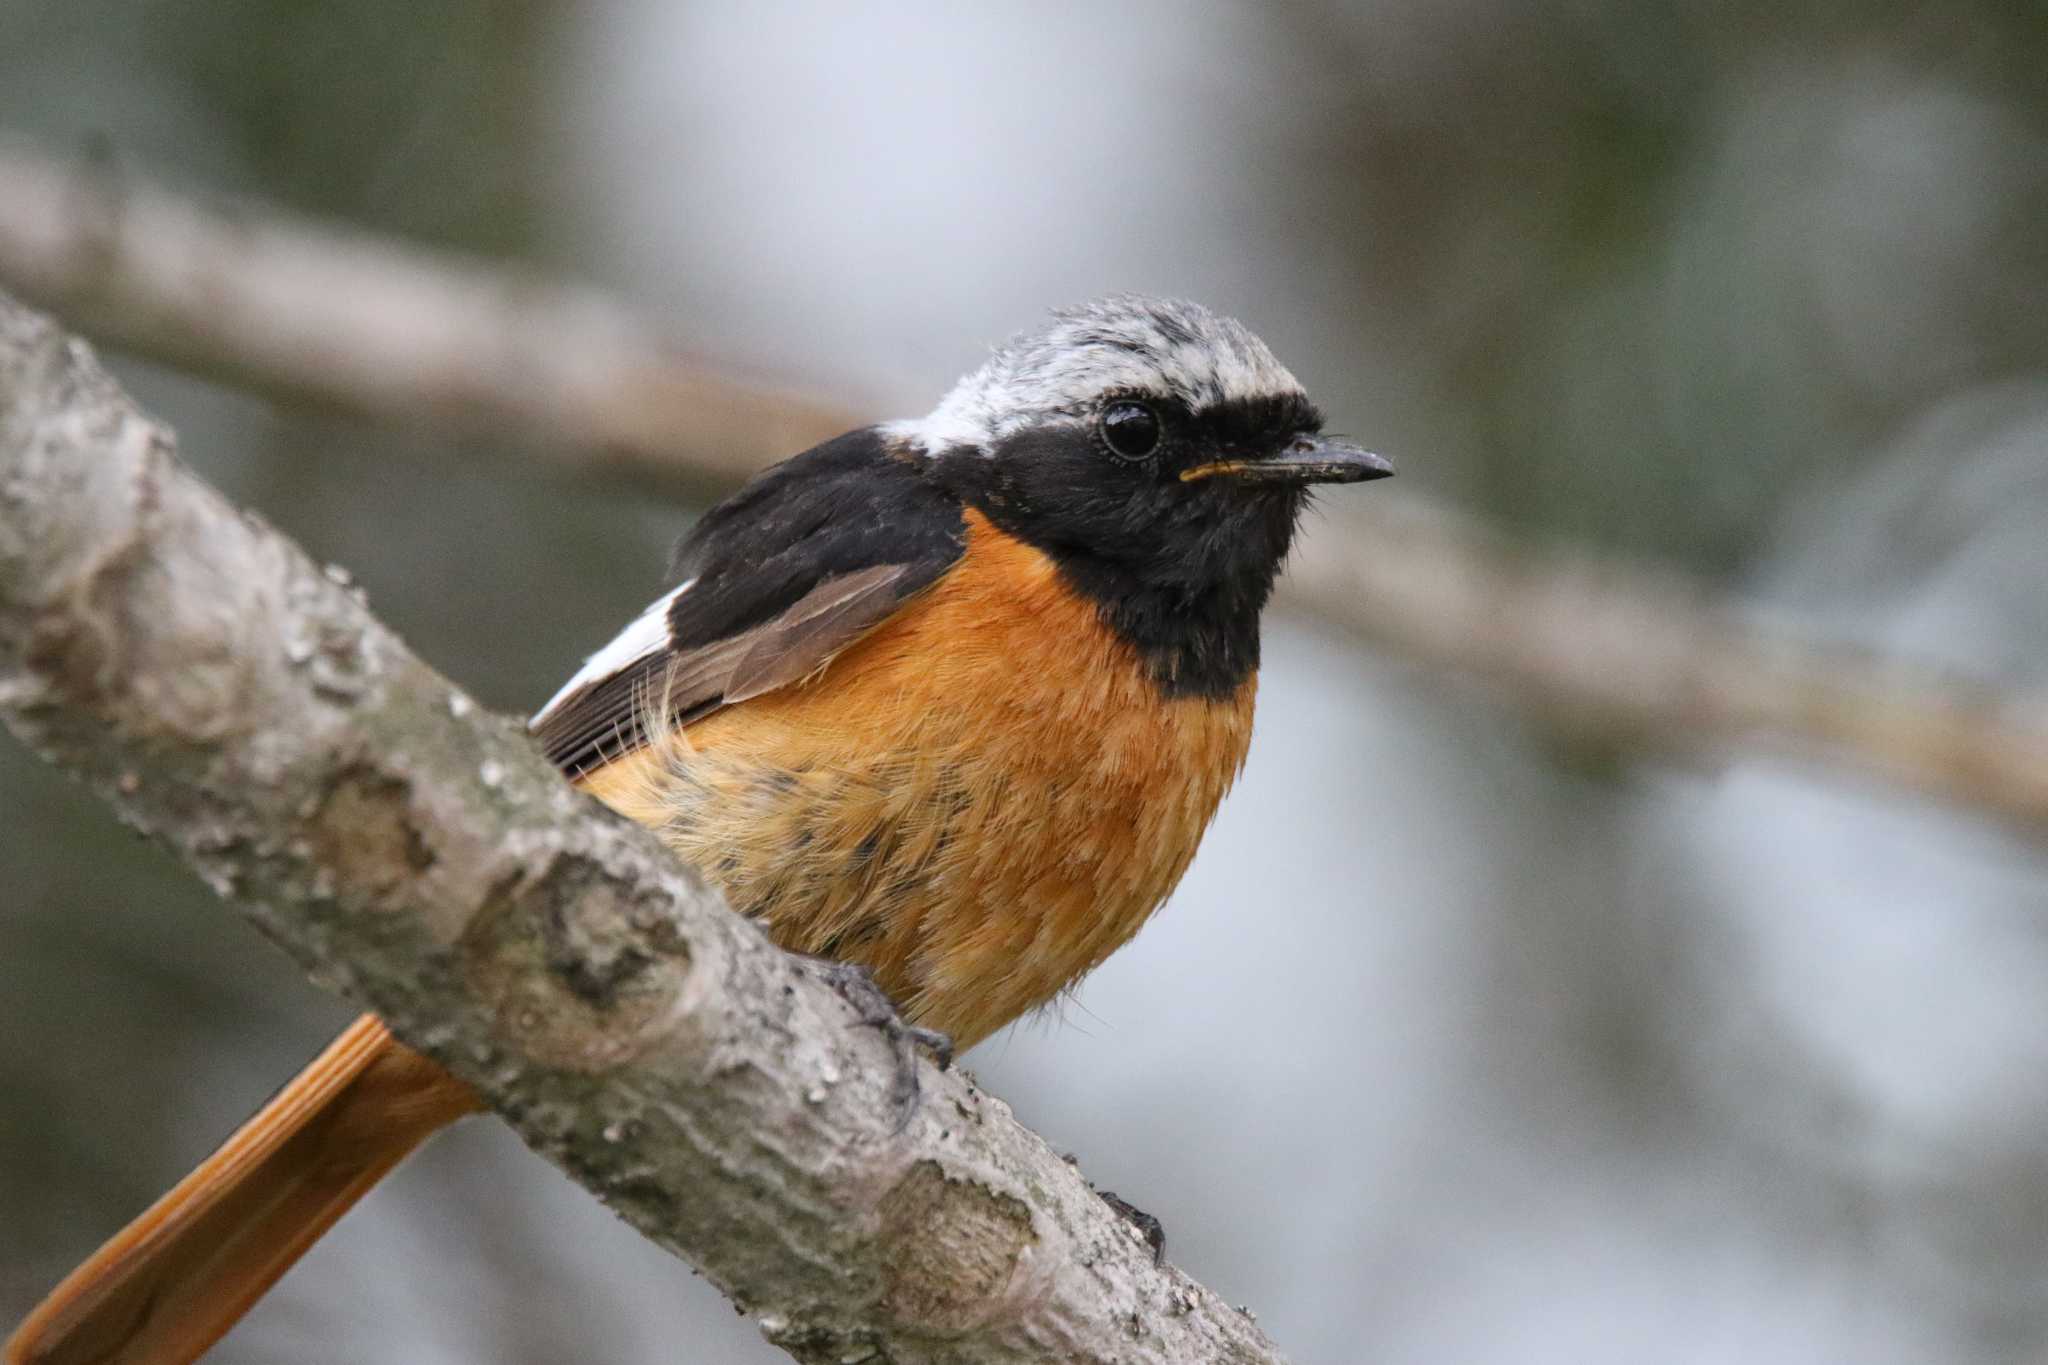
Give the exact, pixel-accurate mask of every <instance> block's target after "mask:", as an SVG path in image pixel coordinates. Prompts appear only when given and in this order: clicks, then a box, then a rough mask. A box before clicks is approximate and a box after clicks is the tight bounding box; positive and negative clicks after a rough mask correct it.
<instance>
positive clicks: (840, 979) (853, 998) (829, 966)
mask: <svg viewBox="0 0 2048 1365" xmlns="http://www.w3.org/2000/svg"><path fill="white" fill-rule="evenodd" d="M805 961H806V962H807V963H808V964H809V965H810V966H811V968H812V970H814V971H815V972H817V974H818V975H819V977H821V978H822V979H823V980H824V982H825V984H826V985H828V986H830V987H831V988H832V989H833V990H835V991H837V992H838V993H839V998H840V999H841V1000H844V1001H845V1002H846V1003H847V1004H849V1005H851V1006H853V1009H854V1013H856V1014H858V1015H859V1016H860V1022H861V1023H863V1024H865V1025H867V1026H868V1027H870V1028H878V1029H880V1030H881V1031H882V1036H883V1037H885V1038H887V1039H888V1040H889V1042H890V1043H891V1044H892V1045H893V1046H894V1047H895V1049H896V1081H895V1084H894V1086H893V1087H892V1088H891V1094H890V1098H891V1099H892V1100H893V1101H894V1102H895V1104H896V1130H897V1131H898V1132H901V1131H903V1129H904V1128H906V1127H908V1126H909V1124H910V1120H911V1117H912V1116H913V1115H915V1114H916V1113H917V1102H918V1096H919V1087H918V1081H917V1050H918V1049H919V1048H920V1047H922V1048H927V1049H929V1050H930V1052H931V1054H932V1060H933V1061H934V1062H936V1063H938V1067H939V1070H941V1071H944V1070H945V1069H946V1068H947V1067H950V1066H951V1065H953V1040H952V1039H951V1038H950V1037H948V1036H947V1035H945V1034H943V1033H941V1032H939V1031H938V1030H937V1029H930V1028H921V1027H919V1026H918V1025H916V1024H912V1023H907V1022H905V1021H904V1018H903V1016H902V1014H900V1013H898V1012H897V1009H896V1003H895V1002H894V1001H893V1000H891V999H890V998H889V996H888V993H887V992H886V991H884V990H883V989H882V988H881V987H880V986H878V985H876V984H875V974H874V973H873V972H871V971H869V970H868V969H867V968H866V967H863V966H861V965H860V964H859V963H857V962H839V961H836V960H834V959H832V958H826V957H806V958H805Z"/></svg>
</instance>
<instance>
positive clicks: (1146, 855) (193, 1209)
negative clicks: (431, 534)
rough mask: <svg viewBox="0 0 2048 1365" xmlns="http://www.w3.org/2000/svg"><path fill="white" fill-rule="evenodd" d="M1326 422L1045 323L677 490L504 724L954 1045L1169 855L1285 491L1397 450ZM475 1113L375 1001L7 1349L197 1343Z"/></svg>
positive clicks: (1170, 356)
mask: <svg viewBox="0 0 2048 1365" xmlns="http://www.w3.org/2000/svg"><path fill="white" fill-rule="evenodd" d="M1322 426H1323V419H1322V415H1321V414H1320V413H1319V412H1317V410H1316V409H1315V407H1314V406H1313V405H1312V404H1311V403H1310V402H1309V400H1308V398H1307V396H1306V395H1305V394H1304V393H1303V391H1302V388H1301V385H1300V384H1299V383H1298V382H1296V380H1295V378H1294V376H1293V375H1291V374H1289V373H1288V372H1287V371H1286V369H1284V368H1283V367H1282V366H1281V365H1280V363H1279V362H1278V361H1277V360H1275V359H1274V358H1273V355H1272V353H1271V352H1270V351H1268V350H1267V349H1266V347H1265V345H1264V344H1263V343H1262V342H1260V341H1259V339H1258V338H1257V337H1255V336H1253V335H1252V334H1251V333H1250V332H1249V331H1247V330H1246V329H1245V328H1244V327H1243V326H1242V325H1240V324H1239V323H1237V322H1235V321H1232V320H1231V319H1229V318H1224V317H1218V316H1217V315H1215V314H1214V313H1211V312H1209V311H1207V310H1206V309H1203V308H1200V307H1197V306H1196V305H1194V304H1190V303H1183V302H1177V301H1167V300H1155V299H1146V298H1138V297H1132V296H1120V297H1115V298H1109V299H1105V300H1102V301H1099V302H1096V303H1092V304H1088V305H1085V306H1083V307H1079V308H1074V309H1070V310H1067V311H1063V312H1059V313H1056V314H1054V315H1053V318H1052V320H1051V322H1050V323H1048V324H1047V325H1046V326H1045V327H1043V328H1041V329H1040V330H1038V331H1035V332H1032V333H1029V334H1027V335H1024V336H1021V337H1018V338H1016V339H1015V340H1012V341H1011V342H1009V343H1008V344H1007V345H1005V346H1003V347H1001V348H1000V349H998V350H997V351H996V352H995V353H994V354H993V355H992V356H991V357H990V359H989V360H988V362H987V363H986V364H984V365H983V366H982V367H981V368H980V369H978V370H976V371H975V372H974V373H972V374H970V375H968V376H967V377H966V378H965V379H963V380H961V381H960V383H959V384H958V385H956V386H955V387H954V388H953V390H952V391H951V392H950V393H948V394H947V395H946V397H945V398H944V400H943V401H941V402H940V404H939V406H938V407H937V408H936V409H934V410H933V412H932V413H931V415H930V416H928V417H925V418H923V419H921V420H918V421H910V422H894V423H889V424H887V425H883V426H876V427H868V428H864V429H862V430H859V431H853V432H849V433H847V434H846V435H844V436H841V437H839V438H838V439H836V440H832V441H828V442H826V443H825V444H824V445H821V446H818V447H817V448H816V449H813V450H809V451H806V452H805V453H803V454H801V455H798V456H796V457H795V458H794V459H790V460H786V461H784V462H783V463H782V464H779V465H776V466H775V467H773V468H772V469H769V470H767V471H766V472H764V473H762V474H761V475H760V476H759V477H757V478H755V479H754V480H753V481H752V482H751V483H749V484H748V485H747V486H746V487H744V488H742V489H741V490H740V491H739V492H738V493H735V494H734V495H733V496H732V497H730V498H728V499H726V500H725V501H724V502H722V503H720V504H719V505H718V506H717V507H714V508H713V509H712V510H711V511H710V512H708V513H706V514H705V516H704V518H703V519H702V520H701V521H699V522H698V523H697V525H696V527H695V528H694V529H693V530H692V531H691V532H690V533H689V535H688V536H687V537H686V538H685V539H684V540H683V542H682V544H681V546H680V547H679V549H678V551H677V554H676V558H675V564H674V569H673V581H674V582H675V586H674V587H673V588H671V589H669V590H668V591H667V592H665V593H663V594H662V595H661V597H659V598H658V599H656V601H655V602H654V604H653V605H652V606H650V607H648V608H647V610H646V611H645V612H644V613H642V614H641V615H640V617H639V618H638V619H636V620H635V621H634V622H633V623H632V624H631V625H629V626H627V627H626V629H625V630H624V632H623V633H621V634H620V635H619V637H618V638H617V639H615V640H613V641H612V642H611V643H610V644H609V645H606V646H605V647H604V648H603V649H601V650H599V651H598V652H597V653H596V654H595V655H593V656H592V657H591V659H590V661H589V662H588V663H587V664H585V665H584V667H583V669H582V670H581V671H580V672H578V673H577V674H576V676H575V677H573V678H571V679H570V680H569V682H568V684H567V685H566V686H565V687H563V688H562V690H561V691H560V692H559V693H557V694H556V695H555V697H554V699H553V700H552V701H550V702H549V703H548V704H547V705H546V706H545V707H543V708H541V711H540V713H539V714H538V715H536V716H535V717H534V719H533V722H532V730H533V733H534V735H535V736H536V737H537V739H538V740H539V742H540V743H541V745H542V746H543V747H544V748H545V749H546V751H547V755H548V757H549V758H551V759H552V760H554V762H555V763H556V764H558V765H559V766H560V767H561V769H562V771H563V772H564V773H565V774H567V775H568V776H569V778H570V779H571V780H572V781H574V782H576V783H577V784H578V785H580V786H581V787H582V788H583V789H584V790H586V791H588V792H590V793H592V794H593V795H595V796H596V797H598V798H599V799H600V800H602V801H604V802H606V803H607V804H609V805H611V806H613V807H615V808H616V809H618V810H620V811H622V812H624V813H625V814H626V815H628V816H630V817H632V818H633V819H635V820H638V821H640V822H642V823H644V824H646V825H649V826H651V827H653V828H654V829H656V830H658V831H659V832H660V833H661V835H662V837H663V838H665V839H666V840H667V841H668V843H669V845H670V846H671V847H672V848H674V849H675V851H676V852H677V853H678V854H679V855H680V856H681V857H682V858H683V860H684V861H686V862H688V863H690V864H692V865H694V866H695V867H696V868H698V869H699V870H700V871H701V872H702V873H703V874H704V876H705V877H706V878H708V879H709V880H710V881H712V882H714V883H715V884H717V885H718V886H719V887H720V888H721V889H722V890H723V891H724V893H725V896H726V898H727V900H728V901H729V902H730V903H731V905H732V907H733V909H735V910H737V911H739V912H740V913H741V914H744V915H750V916H753V917H754V918H755V919H757V920H759V921H760V922H761V923H762V924H763V925H765V926H766V927H767V929H768V931H769V933H770V934H771V935H773V937H774V938H775V940H776V941H777V942H778V943H780V944H781V945H782V946H783V947H785V948H788V949H790V950H792V951H795V952H800V953H807V954H812V955H815V956H817V957H819V958H822V959H829V960H831V961H834V962H837V963H842V964H848V965H850V966H851V967H853V968H856V969H865V972H864V973H863V974H864V975H865V974H871V977H872V981H873V982H874V983H875V984H877V985H879V986H880V987H881V989H882V991H884V992H886V994H887V996H888V998H889V999H890V1000H892V1001H893V1002H894V1003H895V1005H896V1006H897V1008H898V1009H900V1011H901V1019H902V1021H903V1023H904V1025H905V1026H906V1028H907V1029H908V1030H909V1031H910V1032H911V1033H913V1034H919V1035H921V1036H929V1035H928V1034H926V1033H924V1031H930V1030H936V1031H939V1032H941V1033H944V1034H948V1035H951V1037H952V1039H954V1040H956V1041H957V1042H958V1043H959V1044H960V1045H961V1046H963V1047H967V1046H972V1045H973V1044H974V1043H976V1042H979V1041H980V1040H981V1039H983V1038H985V1037H987V1036H988V1035H989V1034H990V1033H991V1032H993V1031H994V1030H996V1029H998V1028H1000V1027H1002V1026H1003V1025H1004V1024H1006V1023H1008V1022H1009V1021H1010V1020H1012V1019H1015V1018H1017V1017H1018V1016H1019V1015H1021V1014H1023V1013H1025V1012H1026V1011H1029V1010H1031V1009H1034V1008H1036V1007H1037V1006H1039V1005H1042V1004H1045V1003H1046V1002H1047V1001H1049V1000H1051V999H1052V998H1053V997H1054V996H1056V995H1058V994H1059V993H1060V992H1061V991H1062V990H1065V989H1066V988H1068V987H1070V986H1072V985H1073V984H1074V983H1075V982H1076V981H1078V980H1079V979H1080V978H1081V977H1082V976H1083V975H1085V974H1086V973H1087V972H1088V971H1089V970H1090V969H1091V968H1093V967H1094V966H1095V965H1096V964H1097V963H1099V962H1101V961H1102V960H1103V959H1104V958H1105V957H1107V956H1108V955H1109V954H1110V953H1111V952H1112V951H1114V950H1115V949H1116V948H1117V947H1118V946H1119V945H1121V944H1122V943H1123V942H1124V941H1125V940H1127V939H1128V938H1130V937H1131V935H1132V934H1133V933H1135V932H1136V931H1137V929H1138V927H1139V926H1140V925H1141V924H1143V923H1144V922H1145V920H1146V918H1147V917H1148V916H1149V915H1151V913H1152V912H1153V910H1155V909H1156V908H1157V907H1158V906H1159V904H1160V902H1161V901H1163V900H1164V899H1165V898H1166V896H1167V893H1168V892H1170V891H1172V890H1173V887H1174V884H1175V883H1176V882H1178V881H1179V880H1180V876H1181V873H1182V872H1183V871H1185V870H1186V868H1187V865H1188V862H1189V860H1190V859H1191V858H1192V857H1193V856H1194V853H1195V846H1196V844H1197V843H1198V842H1199V841H1200V839H1201V836H1202V831H1203V829H1204V828H1205V827H1206V826H1207V825H1208V823H1209V818H1210V816H1211V815H1212V814H1214V812H1215V810H1216V805H1217V802H1219V801H1220V800H1221V799H1222V797H1223V794H1224V792H1225V791H1226V790H1227V789H1228V788H1229V786H1230V785H1231V782H1232V781H1233V779H1235V777H1236V776H1237V772H1238V769H1239V767H1240V766H1241V765H1242V763H1243V762H1244V757H1245V750H1246V746H1247V745H1248V744H1249V743H1250V740H1251V730H1252V695H1253V691H1254V689H1255V686H1256V679H1257V673H1258V665H1259V613H1260V610H1261V609H1262V608H1263V607H1264V606H1265V604H1266V598H1267V596H1268V594H1269V593H1270V591H1271V589H1272V586H1273V579H1274V576H1275V575H1276V574H1277V573H1278V572H1279V570H1280V565H1281V561H1282V560H1283V559H1284V558H1285V557H1286V555H1287V551H1288V546H1289V544H1290V542H1291V541H1292V540H1293V538H1294V533H1295V525H1296V522H1297V521H1298V520H1299V518H1300V515H1301V512H1302V509H1303V507H1304V506H1305V504H1306V502H1307V499H1308V491H1307V490H1308V487H1309V485H1311V484H1317V483H1348V482H1355V481H1358V480H1362V479H1373V478H1379V477H1381V476H1383V475H1386V474H1389V473H1391V472H1392V470H1391V468H1390V466H1389V465H1388V464H1387V463H1386V462H1385V461H1384V460H1382V459H1380V458H1379V457H1378V456H1376V455H1372V454H1368V453H1367V452H1366V451H1364V450H1361V449H1359V448H1358V447H1357V446H1354V445H1351V444H1348V443H1346V442H1344V441H1340V440H1336V439H1333V438H1331V437H1328V436H1325V435H1323V434H1322ZM913 1074H914V1073H913ZM477 1107H478V1106H477V1101H476V1098H475V1096H474V1095H473V1094H472V1093H471V1092H470V1090H469V1088H468V1087H467V1086H466V1085H464V1084H463V1083H462V1082H461V1081H459V1080H456V1079H455V1078H454V1077H453V1076H451V1075H449V1074H448V1073H447V1072H445V1071H443V1070H441V1069H440V1068H439V1067H438V1066H436V1065H435V1064H434V1063H432V1062H431V1061H429V1060H427V1059H426V1058H425V1057H423V1056H421V1055H419V1054H418V1053H415V1052H412V1051H411V1050H409V1049H407V1048H406V1047H404V1046H403V1045H402V1044H400V1043H398V1042H397V1041H395V1040H394V1039H393V1038H392V1037H391V1035H390V1034H389V1033H387V1032H386V1031H385V1029H384V1027H383V1025H382V1024H381V1023H379V1022H378V1020H377V1019H376V1018H375V1017H374V1016H367V1015H366V1016H365V1017H363V1018H362V1019H360V1020H358V1021H357V1022H356V1023H355V1024H354V1025H352V1026H351V1027H350V1028H349V1029H348V1030H347V1031H346V1032H344V1033H343V1034H342V1036H341V1037H340V1038H339V1039H337V1040H336V1041H335V1042H334V1043H333V1044H332V1045H331V1046H330V1047H329V1048H328V1049H327V1051H326V1052H324V1053H322V1054H321V1055H320V1056H319V1057H318V1058H317V1059H316V1060H315V1061H314V1062H313V1063H312V1064H311V1065H310V1066H309V1067H307V1069H306V1070H305V1071H304V1072H303V1073H301V1074H300V1075H299V1076H298V1078H297V1079H295V1080H294V1081H292V1083H291V1084H290V1085H288V1086H286V1087H285V1088H284V1090H283V1091H282V1092H280V1093H279V1094H278V1096H277V1097H276V1098H275V1099H273V1100H272V1101H271V1102H270V1103H269V1104H268V1105H266V1106H264V1108H263V1109H262V1111H261V1112H259V1113H258V1114H257V1115H256V1116H255V1117H254V1118H252V1119H251V1120H249V1122H248V1123H247V1124H245V1125H244V1126H243V1127H242V1128H241V1130H240V1131H238V1132H237V1133H235V1135H234V1136H233V1137H231V1138H229V1139H228V1141H227V1143H226V1144H225V1145H224V1146H223V1147H222V1148H221V1149H220V1150H219V1151H218V1152H216V1153H215V1154H214V1155H213V1156H212V1157H210V1158H209V1159H208V1160H207V1161H206V1162H205V1164H203V1165H202V1166H200V1167H199V1168H198V1169H197V1170H196V1171H194V1172H193V1173H192V1174H191V1175H189V1176H187V1177H186V1178H185V1180H184V1181H183V1182H182V1183H181V1184H179V1185H178V1187H177V1188H176V1189H174V1190H172V1191H171V1192H170V1193H169V1194H167V1195H165V1196H164V1197H163V1198H162V1199H161V1200H159V1201H158V1202H157V1203H156V1205H155V1206H154V1207H152V1208H151V1209H150V1210H149V1211H148V1212H146V1213H144V1214H143V1215H142V1216H141V1217H140V1218H138V1219H137V1220H136V1221H135V1222H134V1223H132V1224H131V1225H129V1227H127V1228H126V1229H125V1230H123V1231H122V1232H121V1233H120V1234H119V1235H118V1236H116V1237H115V1238H114V1239H113V1240H112V1241H111V1242H109V1243H108V1244H107V1245H106V1246H104V1247H103V1248H101V1249H100V1251H99V1252H98V1253H97V1254H96V1255H94V1256H93V1258H92V1259H91V1260H90V1261H88V1262H86V1264H85V1265H83V1266H81V1267H80V1268H79V1269H78V1270H76V1271H74V1272H73V1273H72V1274H71V1276H70V1277H69V1278H67V1279H66V1280H65V1281H64V1282H63V1283H62V1284H61V1285H59V1286H58V1287H57V1289H56V1290H55V1291H54V1292H52V1294H51V1295H50V1297H49V1298H48V1299H47V1300H45V1301H44V1303H43V1304H42V1305H41V1306H40V1307H38V1308H37V1309H36V1311H35V1312H34V1313H33V1314H32V1315H30V1317H29V1319H28V1320H27V1321H26V1322H25V1323H24V1324H23V1325H22V1326H21V1328H20V1329H19V1330H18V1331H17V1332H16V1333H15V1335H14V1337H13V1338H12V1339H11V1340H10V1341H9V1343H8V1347H7V1360H8V1362H10V1365H59V1363H62V1365H84V1363H85V1362H97V1363H101V1365H104V1363H106V1362H124V1363H128V1362H149V1363H150V1365H171V1363H172V1362H183V1361H189V1360H193V1359H195V1358H197V1357H198V1356H199V1355H200V1354H201V1353H202V1352H203V1351H205V1349H206V1348H207V1347H208V1346H210V1345H211V1344H212V1343H213V1342H214V1341H215V1340H216V1339H218V1338H219V1336H220V1335H221V1334H222V1333H223V1332H225V1331H226V1330H227V1329H228V1328H229V1327H231V1326H232V1325H233V1324H234V1323H235V1321H236V1320H237V1319H238V1318H239V1317H240V1316H241V1315H242V1314H243V1313H244V1312H245V1311H247V1309H248V1308H249V1306H250V1305H251V1304H252V1303H254V1302H255V1301H256V1299H257V1298H258V1297H259V1296H260V1295H261V1294H262V1293H263V1292H264V1290H266V1289H268V1288H269V1287H270V1285H271V1284H272V1283H273V1282H275V1280H276V1279H277V1277H278V1276H279V1275H281V1274H283V1273H284V1271H285V1270H286V1269H287V1268H288V1267H289V1266H290V1265H291V1263H292V1262H293V1261H294V1260H295V1259H296V1258H297V1257H298V1256H299V1255H300V1254H301V1253H302V1252H304V1251H305V1249H306V1248H307V1247H308V1246H310V1245H311V1244H312V1243H313V1241H314V1240H315V1239H317V1238H318V1237H319V1236H320V1234H321V1233H322V1232H324V1231H325V1230H326V1229H327V1228H328V1227H329V1226H330V1225H331V1224H332V1223H333V1222H334V1220H335V1219H336V1218H338V1217H340V1216H341V1214H342V1213H343V1212H345V1211H346V1210H347V1209H348V1207H349V1206H350V1205H351V1204H352V1203H354V1201H355V1200H356V1199H357V1198H359V1197H360V1196H361V1195H362V1194H363V1193H364V1192H365V1191H367V1190H368V1189H369V1188H370V1187H371V1186H372V1185H373V1184H375V1183H376V1182H377V1180H378V1179H380V1178H381V1177H382V1176H383V1175H384V1174H385V1173H386V1172H387V1171H389V1170H390V1169H391V1168H392V1167H393V1166H395V1165H396V1164H397V1163H398V1162H399V1161H400V1160H401V1159H402V1158H403V1157H404V1156H405V1155H406V1154H407V1153H408V1152H410V1151H411V1150H412V1149H413V1148H414V1147H416V1146H417V1145H418V1144H419V1143H420V1142H421V1141H422V1140H424V1139H425V1138H426V1137H427V1136H428V1135H429V1134H431V1133H433V1132H434V1131H435V1130H436V1129H438V1128H440V1127H441V1126H443V1125H445V1124H447V1123H449V1122H451V1121H453V1120H454V1119H456V1118H458V1117H460V1116H462V1115H463V1114H466V1113H470V1112H472V1111H473V1110H475V1109H476V1108H477Z"/></svg>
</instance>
